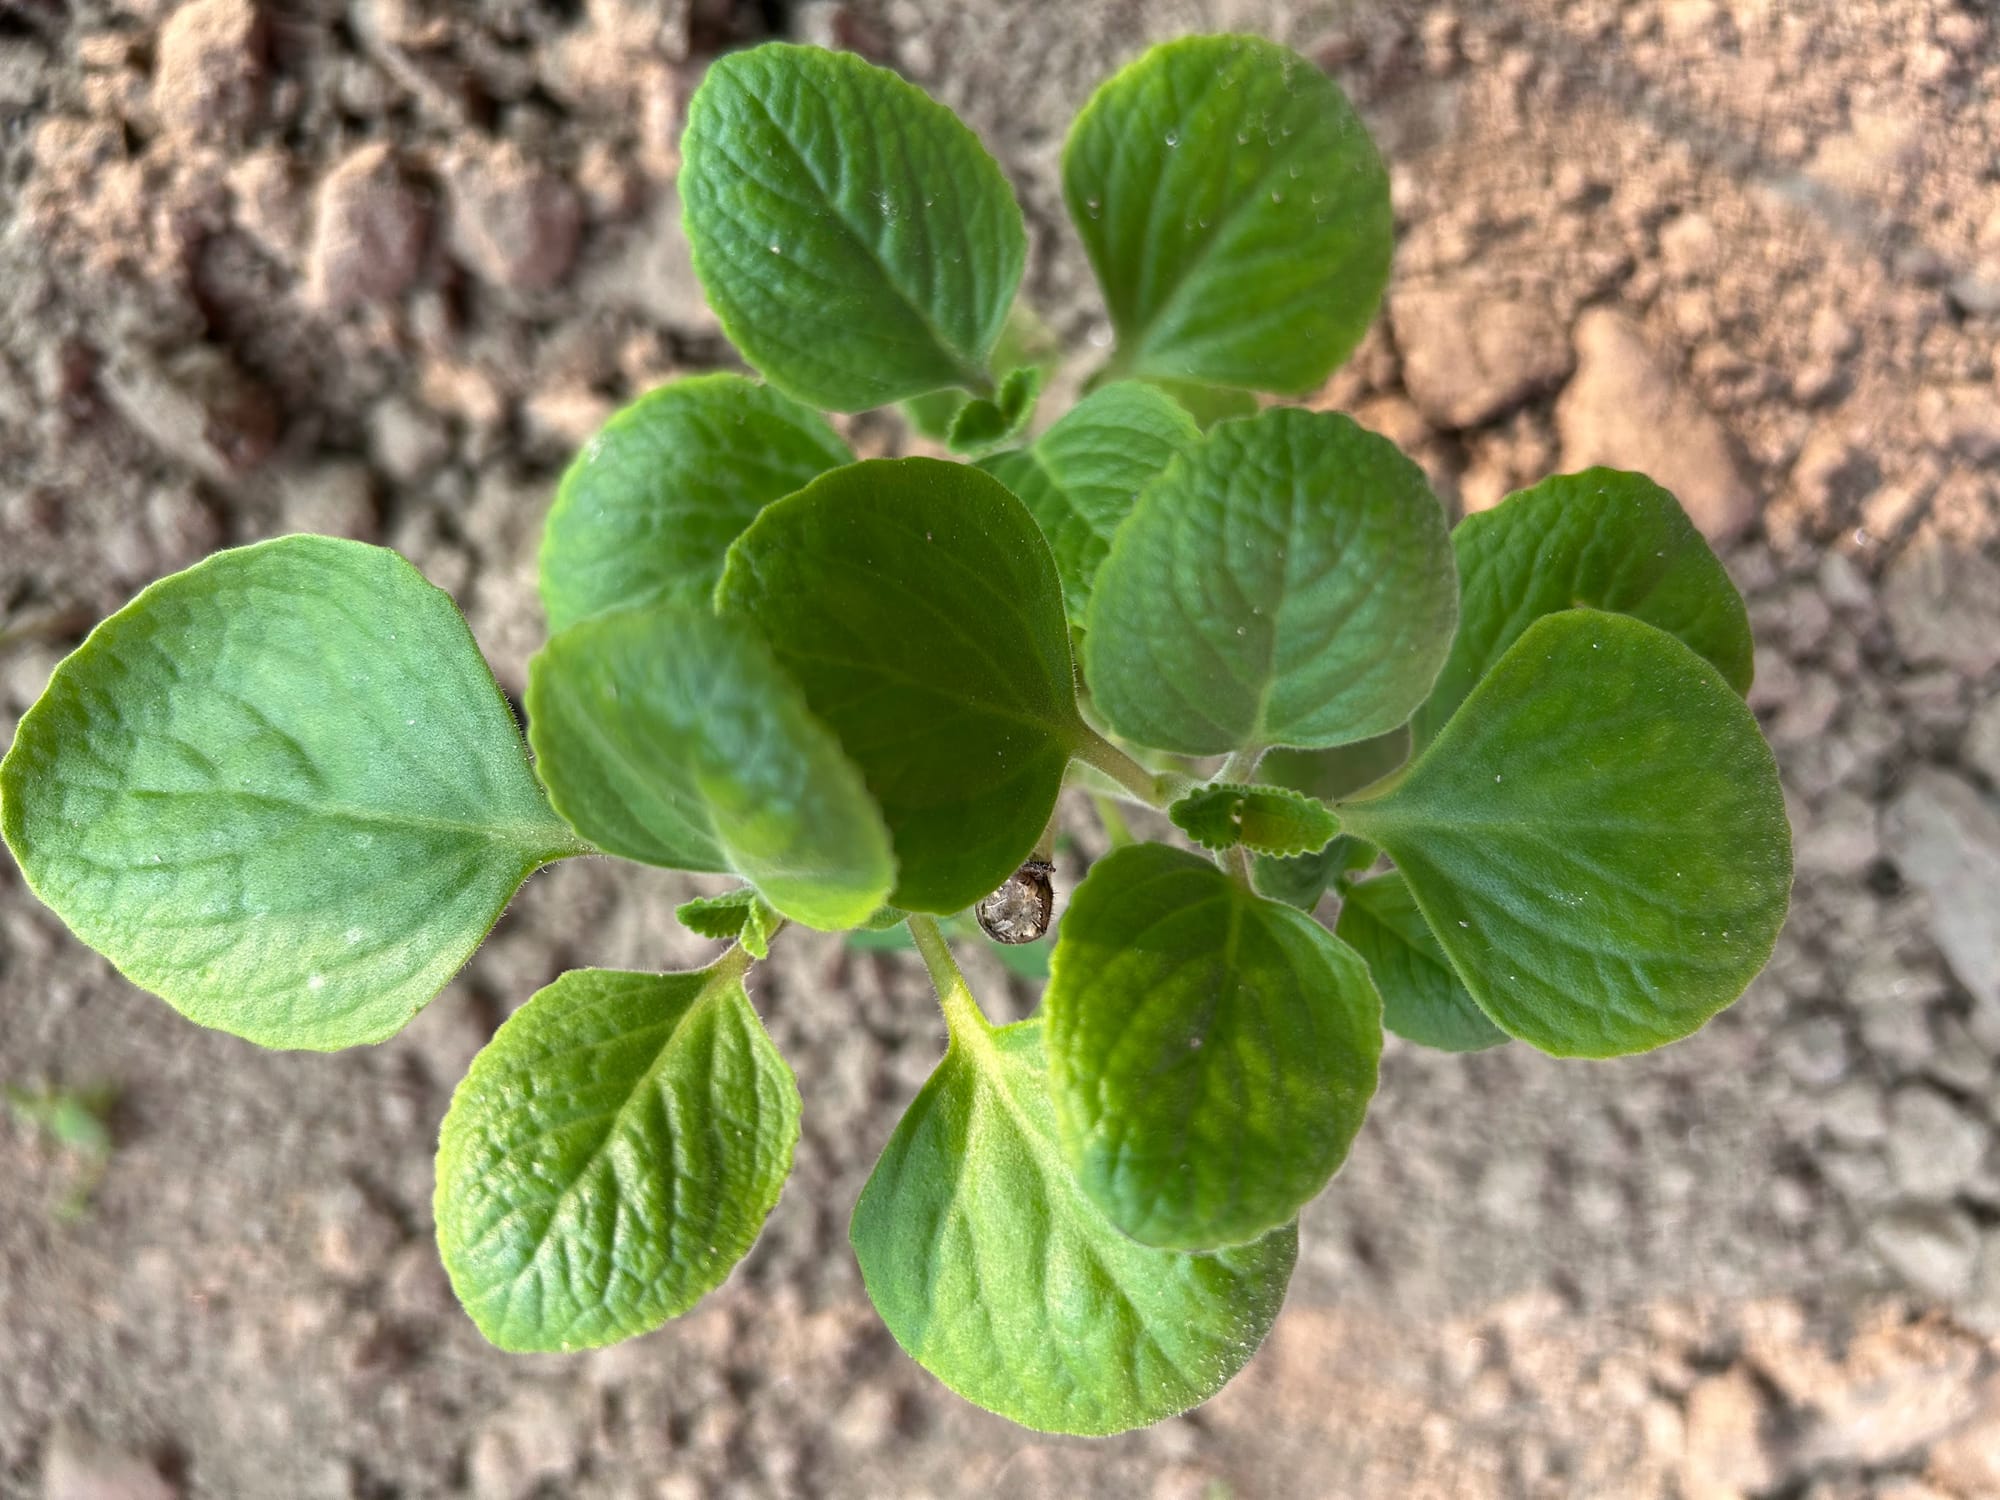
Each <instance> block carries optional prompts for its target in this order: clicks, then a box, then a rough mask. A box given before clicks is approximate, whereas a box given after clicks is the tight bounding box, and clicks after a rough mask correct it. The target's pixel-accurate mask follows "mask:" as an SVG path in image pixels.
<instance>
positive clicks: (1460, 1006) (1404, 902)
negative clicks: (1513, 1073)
mask: <svg viewBox="0 0 2000 1500" xmlns="http://www.w3.org/2000/svg"><path fill="white" fill-rule="evenodd" d="M1334 932H1335V934H1336V935H1338V936H1339V938H1340V939H1341V941H1343V942H1344V943H1346V944H1347V945H1348V946H1349V947H1350V948H1352V949H1353V950H1354V951H1355V952H1356V953H1359V954H1360V955H1361V956H1362V958H1363V959H1365V960H1367V963H1368V972H1369V973H1370V974H1372V975H1373V976H1374V978H1375V988H1376V989H1378V990H1380V991H1381V992H1382V1024H1383V1025H1384V1026H1386V1027H1387V1028H1388V1029H1389V1030H1391V1031H1393V1032H1395V1033H1396V1035H1397V1036H1399V1037H1402V1038H1403V1039H1404V1040H1406V1041H1411V1042H1417V1043H1419V1044H1421V1045H1423V1046H1426V1047H1436V1048H1439V1049H1440V1050H1442V1051H1445V1052H1477V1051H1479V1050H1480V1049H1481V1048H1484V1047H1497V1046H1499V1045H1500V1043H1502V1042H1504V1041H1506V1040H1507V1033H1506V1032H1504V1031H1502V1030H1501V1029H1500V1028H1499V1027H1497V1026H1495V1025H1494V1024H1493V1023H1492V1022H1491V1021H1489V1020H1487V1019H1486V1013H1485V1012H1484V1011H1482V1010H1480V1008H1479V1007H1478V1006H1477V1005H1476V1004H1474V1003H1473V999H1472V996H1471V995H1469V994H1467V993H1466V990H1465V986H1464V985H1463V984H1461V983H1459V979H1458V975H1457V974H1456V973H1454V972H1453V971H1452V967H1451V960H1450V959H1448V958H1446V957H1445V954H1444V949H1442V948H1440V947H1439V946H1438V940H1437V936H1436V934H1435V933H1433V932H1432V931H1431V929H1430V924H1429V923H1428V922H1426V921H1425V920H1424V914H1423V913H1422V912H1420V911H1418V910H1417V900H1416V897H1414V896H1412V895H1411V894H1410V887H1409V882H1407V881H1406V880H1404V879H1403V876H1402V872H1401V871H1397V870H1391V871H1390V872H1389V873H1388V874H1386V875H1378V876H1376V877H1375V878H1374V879H1372V880H1363V881H1361V882H1359V883H1357V884H1355V885H1351V886H1349V887H1348V888H1347V893H1346V895H1345V896H1343V897H1342V898H1341V903H1340V919H1339V921H1338V922H1337V923H1336V924H1335V925H1334Z"/></svg>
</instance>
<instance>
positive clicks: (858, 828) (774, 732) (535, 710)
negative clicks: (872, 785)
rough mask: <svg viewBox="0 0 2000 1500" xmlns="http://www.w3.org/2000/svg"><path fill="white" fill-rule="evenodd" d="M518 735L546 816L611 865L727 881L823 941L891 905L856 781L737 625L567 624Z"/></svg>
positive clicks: (662, 609) (782, 677) (884, 837)
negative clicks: (630, 862)
mask: <svg viewBox="0 0 2000 1500" xmlns="http://www.w3.org/2000/svg"><path fill="white" fill-rule="evenodd" d="M528 721H529V738H530V739H531V740H532V741H533V743H534V746H535V754H536V756H537V757H538V761H539V769H540V771H541V776H542V780H543V782H544V783H545V784H546V785H547V786H548V788H549V796H550V799H551V800H552V801H553V802H554V803H555V806H556V810H557V811H558V812H560V813H561V814H562V815H563V816H564V817H565V818H567V819H569V821H570V823H571V825H572V826H574V827H575V828H576V829H577V830H578V831H579V832H584V833H585V837H587V838H590V839H591V840H592V841H593V842H594V843H596V844H597V846H598V847H599V848H601V849H603V850H605V851H606V852H607V853H611V854H622V855H624V856H625V857H626V858H628V859H637V860H643V861H644V862H646V863H647V864H654V865H665V866H668V867H670V868H674V869H682V870H731V871H734V872H735V873H736V874H738V875H741V876H742V877H743V878H744V879H745V880H747V881H749V882H750V883H751V884H752V885H754V886H756V887H757V889H758V890H759V891H760V892H762V894H763V896H764V898H765V899H766V900H767V901H769V902H770V903H771V905H772V906H774V907H776V908H777V909H778V910H779V911H780V912H782V913H784V914H785V915H786V916H788V917H792V918H795V919H796V920H798V921H800V922H803V923H805V924H806V925H807V926H808V927H818V928H822V929H825V930H829V931H837V930H839V929H841V928H845V927H851V926H853V925H854V924H855V923H856V922H859V921H862V920H864V919H865V918H866V917H867V916H868V914H869V913H870V912H872V911H874V910H875V908H876V907H878V906H880V905H881V904H882V901H883V899H884V898H885V897H886V896H887V895H888V893H889V888H890V884H891V882H892V881H893V879H894V874H895V863H894V859H893V856H892V855H891V853H890V846H889V831H888V829H887V828H885V827H884V826H883V823H882V816H881V814H880V813H879V812H878V811H877V810H876V808H875V805H874V802H873V801H872V799H871V798H870V797H869V795H868V788H867V787H866V785H865V784H864V783H863V781H862V779H861V773H860V772H859V771H858V770H856V769H855V767H854V764H853V763H852V762H851V761H850V760H848V758H847V756H846V755H845V754H844V753H843V752H842V750H841V748H840V743H839V741H838V740H836V739H835V738H834V735H833V733H832V732H831V731H830V730H829V729H828V728H827V727H826V726H825V725H824V724H821V723H820V722H819V721H818V720H817V719H815V718H814V717H813V715H812V712H811V711H810V710H809V709H808V708H807V707H806V700H805V696H804V695H803V694H802V693H801V692H800V691H799V689H798V688H797V686H795V685H794V683H793V681H792V680H791V678H789V677H788V676H787V675H786V674H785V673H784V672H783V671H782V670H781V669H780V668H779V666H778V664H777V663H776V662H774V661H773V660H772V659H771V653H770V652H769V651H768V650H767V649H766V648H765V646H764V644H763V642H762V641H760V640H758V639H757V637H756V635H755V633H754V632H752V631H751V630H749V629H748V628H747V627H746V626H744V625H743V624H742V623H741V622H740V621H735V620H722V619H718V618H716V617H715V616H714V615H712V614H709V613H707V612H705V611H697V610H691V609H683V608H679V607H675V606H664V605H663V606H655V607H653V608H650V609H636V610H620V611H619V612H618V613H616V614H610V615H598V616H595V617H593V618H591V619H588V620H585V621H584V622H583V623H582V624H580V625H573V626H571V627H570V628H569V629H568V630H565V631H564V632H563V633H562V634H560V635H558V636H557V637H556V638H555V639H554V640H552V641H550V642H549V643H548V645H546V646H545V647H543V648H542V649H541V650H540V651H538V652H536V653H535V656H534V658H533V660H531V661H530V662H529V663H528ZM586 830H587V831H586Z"/></svg>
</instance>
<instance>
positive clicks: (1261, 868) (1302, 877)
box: [1250, 833, 1377, 911]
mask: <svg viewBox="0 0 2000 1500" xmlns="http://www.w3.org/2000/svg"><path fill="white" fill-rule="evenodd" d="M1376 852H1377V851H1376V849H1375V846H1374V845H1373V844H1370V843H1368V842H1367V841H1366V840H1364V839H1357V838H1349V837H1348V836H1347V835H1346V834H1344V833H1343V834H1342V835H1341V836H1340V837H1339V838H1337V839H1335V840H1333V842H1331V843H1330V844H1328V845H1327V846H1326V847H1325V848H1324V849H1317V850H1315V851H1313V852H1312V853H1311V854H1296V855H1292V856H1290V857H1289V858H1280V857H1279V856H1277V855H1274V854H1258V855H1254V856H1252V858H1251V860H1250V883H1251V884H1252V885H1253V886H1255V887H1256V889H1257V891H1258V893H1259V894H1260V895H1265V896H1269V897H1270V898H1271V899H1272V900H1273V901H1282V902H1284V903H1285V905H1287V906H1296V907H1297V908H1298V909H1299V910H1300V911H1311V910H1312V909H1313V908H1314V907H1316V906H1318V905H1319V898H1320V897H1322V896H1324V895H1325V894H1326V891H1327V887H1328V886H1330V885H1332V884H1333V883H1334V882H1335V881H1337V880H1339V879H1340V878H1341V877H1342V876H1344V875H1346V874H1348V873H1349V872H1350V871H1353V870H1365V869H1367V868H1368V866H1370V865H1372V864H1373V863H1375V857H1376Z"/></svg>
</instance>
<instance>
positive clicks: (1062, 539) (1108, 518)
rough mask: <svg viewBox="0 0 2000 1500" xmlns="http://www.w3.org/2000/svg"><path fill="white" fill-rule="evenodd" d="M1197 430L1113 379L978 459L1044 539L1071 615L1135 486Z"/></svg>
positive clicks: (1078, 610) (1178, 412) (1083, 601)
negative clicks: (1031, 438) (1004, 448)
mask: <svg viewBox="0 0 2000 1500" xmlns="http://www.w3.org/2000/svg"><path fill="white" fill-rule="evenodd" d="M1199 436H1200V429H1198V428H1197V427H1196V426H1195V424H1194V420H1193V419H1192V418H1191V417H1189V416H1188V414H1187V413H1186V412H1185V411H1183V410H1182V409H1181V408H1180V407H1179V406H1178V405H1176V404H1175V403H1174V402H1173V401H1172V400H1171V399H1170V398H1169V397H1168V396H1166V395H1165V394H1164V393H1163V392H1161V391H1159V390H1157V389H1155V388H1154V387H1152V386H1149V385H1144V384H1142V383H1140V382H1138V381H1131V380H1128V381H1120V382H1119V383H1117V384H1115V385H1108V386H1105V387H1104V388H1103V389H1102V390H1098V391H1095V392H1093V393H1092V394H1090V395H1088V396H1086V397H1084V398H1083V400H1081V401H1080V402H1078V403H1077V404H1076V406H1075V407H1074V408H1073V409H1072V410H1070V411H1069V412H1068V413H1066V414H1065V415H1064V416H1063V417H1062V419H1061V420H1060V421H1058V422H1057V423H1056V424H1055V425H1054V426H1053V427H1051V428H1049V430H1048V431H1047V432H1045V433H1043V434H1042V435H1041V437H1039V438H1037V439H1036V440H1035V442H1034V443H1033V444H1032V445H1031V446H1029V447H1026V448H1021V449H1016V450H1015V451H1014V452H1012V453H1000V454H995V455H994V456H993V457H992V458H989V459H986V460H985V461H984V462H983V463H982V464H981V465H980V467H981V468H983V469H985V470H986V471H987V472H988V473H990V474H992V475H993V476H994V477H996V478H997V479H999V481H1000V482H1001V483H1002V484H1004V485H1006V486H1007V488H1008V489H1010V490H1012V491H1013V492H1014V493H1015V494H1016V495H1019V496H1020V497H1021V500H1022V503H1023V504H1025V505H1026V506H1027V507H1028V509H1029V510H1030V511H1031V512H1032V513H1033V514H1034V517H1035V521H1036V523H1037V524H1038V525H1040V527H1041V528H1042V535H1043V536H1045V537H1047V538H1048V539H1049V546H1050V548H1051V549H1052V550H1053V551H1054V552H1055V555H1056V571H1057V572H1058V573H1060V574H1061V575H1062V583H1063V600H1064V602H1065V603H1066V604H1067V605H1068V607H1069V617H1070V619H1071V620H1072V621H1074V622H1075V623H1077V624H1079V625H1081V624H1082V623H1083V612H1084V608H1085V606H1086V605H1088V604H1089V603H1090V588H1091V584H1092V583H1093V582H1094V581H1095V579H1096V577H1097V569H1098V565H1099V564H1100V563H1102V562H1103V561H1104V554H1105V553H1106V552H1107V551H1108V550H1110V547H1111V538H1112V535H1113V534H1114V533H1115V532H1116V531H1117V530H1118V527H1119V524H1120V523H1121V522H1123V521H1124V519H1125V517H1126V516H1127V515H1129V514H1130V513H1131V510H1132V502H1133V501H1135V500H1136V499H1138V496H1139V491H1140V490H1141V489H1143V488H1144V487H1145V485H1146V484H1147V482H1148V481H1149V480H1151V479H1153V478H1154V477H1155V476H1156V475H1157V474H1158V473H1159V472H1160V471H1161V470H1162V469H1164V468H1165V467H1166V466H1167V461H1168V460H1169V459H1171V458H1172V457H1173V456H1174V455H1175V454H1177V453H1180V452H1182V451H1183V450H1185V449H1186V448H1187V447H1188V446H1189V445H1191V444H1192V443H1193V442H1194V441H1195V439H1196V438H1197V437H1199Z"/></svg>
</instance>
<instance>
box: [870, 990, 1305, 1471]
mask: <svg viewBox="0 0 2000 1500" xmlns="http://www.w3.org/2000/svg"><path fill="white" fill-rule="evenodd" d="M1046 1080H1047V1068H1046V1064H1045V1062H1044V1060H1043V1056H1042V1047H1041V1025H1040V1023H1039V1022H1033V1021H1028V1022H1023V1023H1021V1024H1020V1025H1016V1026H1009V1027H1006V1028H1004V1029H1002V1030H1000V1031H997V1032H993V1033H990V1034H989V1035H987V1036H984V1037H963V1036H960V1035H958V1034H957V1033H954V1036H953V1040H952V1044H951V1046H950V1048H949V1049H948V1050H947V1051H946V1053H945V1057H944V1061H943V1062H942V1063H940V1064H939V1065H938V1070H937V1072H936V1073H934V1074H932V1075H931V1079H930V1082H928V1083H927V1084H925V1085H924V1088H923V1091H922V1092H921V1093H919V1094H918V1095H917V1098H916V1101H915V1102H914V1103H913V1104H911V1106H910V1108H909V1111H908V1113H906V1114H905V1115H904V1116H903V1119H902V1123H901V1124H899V1125H898V1126H897V1127H896V1133H895V1135H894V1136H893V1137H892V1138H891V1140H890V1142H889V1145H888V1147H887V1149H886V1150H884V1151H883V1153H882V1159H881V1160H880V1161H879V1162H877V1163H876V1166H875V1171H874V1173H873V1175H871V1176H870V1177H869V1179H868V1185H867V1187H865V1188H864V1189H863V1190H862V1193H861V1199H860V1202H858V1203H857V1204H856V1205H855V1208H854V1224H853V1229H852V1236H853V1240H854V1252H855V1255H856V1257H857V1258H858V1259H859V1261H860V1263H861V1275H862V1279H863V1280H864V1281H865V1282H866V1284H867V1287H868V1295H869V1297H870V1299H871V1300H873V1302H874V1304H875V1306H876V1309H877V1310H878V1311H879V1312H880V1313H881V1315H882V1321H883V1322H885V1323H886V1324H888V1326H889V1331H890V1332H891V1333H892V1334H894V1335H895V1337H896V1342H897V1343H899V1344H901V1345H902V1346H903V1348H904V1349H906V1350H907V1351H908V1352H909V1354H910V1356H911V1357H912V1358H913V1359H915V1360H916V1361H917V1362H918V1363H919V1364H921V1365H923V1367H924V1368H925V1369H927V1370H929V1371H930V1372H931V1373H932V1374H933V1375H935V1376H937V1377H938V1379H940V1380H942V1381H943V1382H944V1383H945V1384H946V1385H948V1386H950V1387H951V1388H952V1389H953V1390H954V1391H956V1392H958V1394H959V1395H961V1396H963V1397H965V1399H966V1400H968V1401H971V1402H974V1403H975V1404H977V1405H979V1406H983V1407H985V1408H986V1409H987V1410H988V1411H994V1412H998V1413H999V1414H1000V1415H1001V1416H1004V1417H1007V1418H1009V1419H1010V1420H1012V1421H1015V1422H1019V1423H1021V1424H1022V1425H1023V1426H1026V1427H1033V1428H1037V1429H1040V1430H1042V1431H1045V1432H1067V1433H1078V1434H1083V1435H1087V1436H1100V1435H1103V1434H1107V1433H1113V1432H1124V1431H1126V1430H1128V1429H1130V1428H1134V1427H1143V1426H1146V1425H1147V1424H1149V1423H1152V1422H1158V1421H1160V1420H1162V1419H1163V1418H1166V1417H1170V1416H1172V1415H1174V1413H1176V1412H1180V1411H1185V1410H1186V1409H1187V1408H1189V1407H1190V1406H1194V1405H1197V1404H1199V1403H1200V1402H1202V1401H1205V1400H1207V1399H1208V1398H1209V1397H1210V1396H1212V1395H1214V1394H1215V1392H1216V1391H1218V1390H1220V1389H1221V1388H1222V1387H1223V1386H1224V1385H1225V1384H1226V1383H1227V1382H1228V1381H1229V1379H1230V1377H1231V1376H1233V1375H1234V1374H1235V1373H1236V1372H1237V1371H1238V1370H1240V1369H1241V1368H1242V1367H1243V1366H1244V1364H1246V1363H1247V1362H1248V1361H1249V1358H1250V1356H1251V1354H1253V1353H1254V1352H1255V1351H1256V1348H1257V1346H1258V1344H1259V1343H1261V1342H1262V1341H1263V1338H1264V1335H1265V1334H1266V1333H1267V1332H1269V1330H1270V1327H1271V1323H1272V1321H1273V1320H1274V1319H1275V1318H1276V1317H1277V1315H1278V1308H1279V1306H1280V1305H1281V1304H1282V1303H1283V1301H1284V1295H1285V1283H1286V1282H1287V1280H1289V1279H1290V1276H1291V1272H1292V1265H1293V1262H1294V1261H1295V1260H1296V1259H1297V1256H1298V1231H1297V1230H1296V1228H1294V1227H1292V1226H1287V1227H1285V1228H1283V1229H1280V1230H1277V1231H1275V1232H1273V1233H1272V1234H1270V1235H1268V1236H1266V1237H1265V1238H1264V1239H1261V1240H1259V1241H1258V1242H1257V1243H1255V1244H1253V1245H1246V1246H1243V1247H1242V1248H1240V1249H1234V1250H1227V1251H1224V1252H1222V1253H1220V1254H1216V1255H1185V1254H1181V1253H1178V1252H1176V1251H1171V1250H1154V1249H1149V1248H1147V1247H1146V1246H1143V1245H1140V1244H1137V1243H1135V1242H1134V1241H1132V1240H1129V1239H1127V1238H1126V1237H1125V1236H1123V1235H1121V1234H1120V1233H1119V1232H1118V1231H1117V1230H1115V1229H1113V1228H1112V1227H1111V1224H1110V1223H1109V1222H1108V1221H1107V1220H1106V1219H1105V1218H1104V1216H1103V1215H1102V1214H1101V1213H1099V1212H1098V1211H1097V1209H1096V1208H1095V1207H1094V1206H1093V1205H1092V1204H1091V1202H1090V1200H1089V1199H1088V1198H1086V1197H1084V1195H1083V1193H1082V1192H1081V1191H1080V1190H1079V1189H1078V1187H1077V1185H1076V1180H1075V1178H1073V1177H1072V1176H1071V1175H1070V1171H1069V1168H1068V1167H1067V1166H1065V1165H1064V1163H1063V1160H1062V1156H1061V1153H1060V1151H1059V1150H1058V1148H1057V1144H1056V1137H1055V1121H1054V1119H1053V1116H1052V1113H1051V1110H1050V1107H1049V1100H1048V1093H1047V1081H1046Z"/></svg>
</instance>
